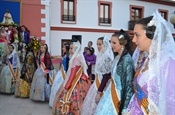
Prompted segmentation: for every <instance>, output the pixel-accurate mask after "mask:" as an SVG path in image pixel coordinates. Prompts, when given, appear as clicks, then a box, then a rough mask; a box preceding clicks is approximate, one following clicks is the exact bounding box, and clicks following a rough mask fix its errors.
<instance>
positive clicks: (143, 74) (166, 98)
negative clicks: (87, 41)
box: [128, 11, 175, 115]
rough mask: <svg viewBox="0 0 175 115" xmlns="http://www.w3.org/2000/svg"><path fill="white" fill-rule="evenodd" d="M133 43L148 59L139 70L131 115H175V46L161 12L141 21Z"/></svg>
mask: <svg viewBox="0 0 175 115" xmlns="http://www.w3.org/2000/svg"><path fill="white" fill-rule="evenodd" d="M132 41H133V42H134V43H135V44H137V46H138V49H139V50H140V51H146V52H147V53H148V57H147V58H146V59H143V60H142V63H140V65H138V66H137V69H136V74H135V78H134V89H135V93H134V95H133V97H132V99H131V101H130V104H129V106H128V114H130V115H148V114H149V115H174V114H175V90H174V89H173V88H174V87H175V72H174V70H175V69H174V68H175V42H174V40H173V36H172V33H171V31H170V29H169V27H168V23H167V21H166V20H165V19H164V18H163V17H162V16H161V15H160V13H159V12H158V11H156V12H155V13H154V14H153V15H152V16H150V17H146V18H143V19H141V20H139V21H138V22H137V23H136V25H135V27H134V38H133V40H132Z"/></svg>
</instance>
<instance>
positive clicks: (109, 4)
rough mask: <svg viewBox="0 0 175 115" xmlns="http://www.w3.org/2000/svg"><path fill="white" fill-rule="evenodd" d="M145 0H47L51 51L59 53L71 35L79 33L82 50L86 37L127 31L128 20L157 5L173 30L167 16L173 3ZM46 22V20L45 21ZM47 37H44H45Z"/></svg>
mask: <svg viewBox="0 0 175 115" xmlns="http://www.w3.org/2000/svg"><path fill="white" fill-rule="evenodd" d="M145 1H146V0H142V1H141V0H50V4H49V7H50V9H48V10H49V11H47V12H49V14H48V17H50V18H48V17H47V19H48V20H49V25H50V31H47V32H49V33H48V34H46V35H49V36H50V37H49V38H48V37H47V40H46V43H48V44H49V47H50V48H49V49H50V52H51V55H53V56H54V55H61V48H62V42H65V41H67V40H68V41H70V39H71V37H72V35H81V36H82V50H83V48H84V47H86V46H87V43H88V41H92V42H93V47H94V48H95V50H96V52H97V48H96V41H97V39H98V38H99V37H102V36H104V35H106V36H107V37H108V38H109V39H110V37H111V35H112V34H113V32H115V31H118V30H120V29H123V30H126V31H128V33H129V34H130V35H131V36H132V31H130V30H129V25H128V22H129V21H130V20H131V22H132V21H136V20H138V19H140V18H143V17H147V16H150V15H151V14H152V13H153V12H154V11H155V10H156V9H158V10H159V11H160V12H161V14H162V16H163V17H164V18H165V19H167V21H168V22H169V26H170V28H171V30H172V33H175V29H174V28H173V25H172V24H171V23H170V21H169V20H170V17H171V16H172V13H173V12H174V11H175V7H174V6H172V5H173V4H175V3H172V5H171V3H168V2H167V4H162V3H152V2H145ZM47 22H48V21H47ZM45 39H46V38H45Z"/></svg>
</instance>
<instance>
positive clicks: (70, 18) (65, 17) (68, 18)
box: [62, 15, 75, 21]
mask: <svg viewBox="0 0 175 115" xmlns="http://www.w3.org/2000/svg"><path fill="white" fill-rule="evenodd" d="M62 20H63V21H75V16H74V15H62Z"/></svg>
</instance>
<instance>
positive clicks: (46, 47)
mask: <svg viewBox="0 0 175 115" xmlns="http://www.w3.org/2000/svg"><path fill="white" fill-rule="evenodd" d="M41 46H43V47H44V48H45V49H46V52H48V46H47V44H42V45H41Z"/></svg>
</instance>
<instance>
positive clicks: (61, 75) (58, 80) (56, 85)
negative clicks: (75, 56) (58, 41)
mask: <svg viewBox="0 0 175 115" xmlns="http://www.w3.org/2000/svg"><path fill="white" fill-rule="evenodd" d="M69 48H70V45H69V44H68V43H65V44H64V45H63V48H62V51H63V56H62V57H63V58H62V66H61V68H60V70H58V72H57V74H56V76H55V79H54V82H53V85H52V88H51V94H50V100H49V105H50V106H51V107H52V106H53V102H54V99H55V95H56V93H57V91H59V90H58V89H60V87H61V86H62V84H63V82H64V79H65V74H66V72H67V70H68V63H69Z"/></svg>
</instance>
